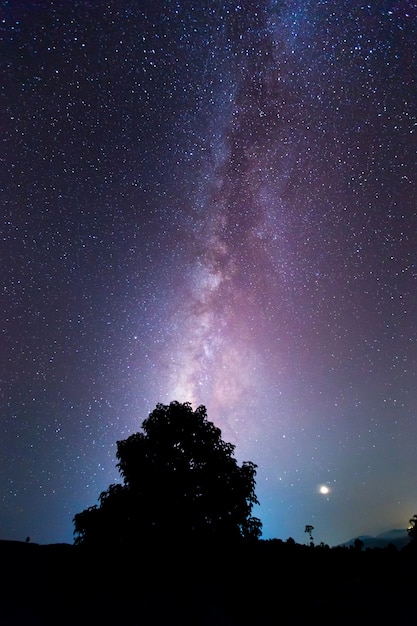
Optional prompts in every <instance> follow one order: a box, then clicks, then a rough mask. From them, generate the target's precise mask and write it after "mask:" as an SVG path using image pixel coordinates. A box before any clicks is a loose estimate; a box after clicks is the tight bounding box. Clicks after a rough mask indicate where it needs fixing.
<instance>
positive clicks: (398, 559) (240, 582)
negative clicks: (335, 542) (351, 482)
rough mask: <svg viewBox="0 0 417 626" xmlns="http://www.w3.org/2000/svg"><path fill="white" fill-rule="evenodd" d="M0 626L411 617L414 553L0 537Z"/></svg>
mask: <svg viewBox="0 0 417 626" xmlns="http://www.w3.org/2000/svg"><path fill="white" fill-rule="evenodd" d="M0 558H1V563H2V573H3V583H2V594H1V602H0V623H1V624H2V626H11V625H12V624H14V625H20V624H35V625H37V624H43V625H48V626H49V625H52V624H54V625H55V624H57V623H59V624H60V625H63V626H67V625H68V626H69V625H71V626H73V624H77V625H82V626H83V625H87V624H88V625H90V624H109V625H110V624H112V625H126V626H130V625H132V626H133V625H143V626H168V625H172V626H174V625H175V626H177V625H178V626H179V625H181V626H188V625H189V626H208V625H213V626H215V625H224V626H262V625H264V624H265V625H266V624H285V625H297V626H298V625H300V626H301V625H305V624H314V625H330V624H331V625H332V626H334V625H335V624H337V625H340V626H345V625H346V626H348V625H349V626H350V625H351V624H355V626H362V625H363V626H365V625H366V626H369V624H371V625H372V624H380V623H381V624H382V623H387V624H395V625H396V626H402V625H404V626H405V625H406V624H407V626H409V625H410V624H413V623H415V595H414V591H415V580H414V578H415V565H416V558H417V552H416V550H415V549H414V548H413V547H412V544H410V547H409V548H408V549H403V550H402V551H397V550H396V549H395V547H393V546H390V547H387V548H385V549H380V548H374V549H367V550H358V549H355V548H354V547H352V548H347V547H338V548H329V547H327V546H316V547H311V546H307V545H300V544H297V543H295V542H294V541H293V540H291V539H288V540H286V541H282V540H279V539H273V540H267V541H265V540H258V541H256V542H252V543H248V542H243V543H242V544H241V545H237V544H232V545H231V546H226V545H218V546H217V547H216V546H214V545H210V546H205V545H203V544H201V545H199V546H195V545H194V546H191V545H190V544H189V543H188V542H186V543H185V545H181V544H176V545H171V546H168V545H166V544H164V545H160V546H159V545H152V546H151V547H149V546H146V544H144V545H143V546H142V548H139V547H138V546H136V547H135V548H133V549H129V548H128V547H127V546H126V547H125V548H124V549H121V550H120V549H115V548H114V546H107V545H106V544H104V545H103V546H101V547H100V548H98V547H97V546H95V547H87V546H76V545H75V546H74V545H51V546H39V545H36V544H30V543H25V542H22V543H18V542H0Z"/></svg>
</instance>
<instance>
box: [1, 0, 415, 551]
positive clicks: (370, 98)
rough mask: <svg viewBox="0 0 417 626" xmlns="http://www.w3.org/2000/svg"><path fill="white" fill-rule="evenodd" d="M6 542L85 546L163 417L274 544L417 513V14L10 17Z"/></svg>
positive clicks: (129, 8)
mask: <svg viewBox="0 0 417 626" xmlns="http://www.w3.org/2000/svg"><path fill="white" fill-rule="evenodd" d="M0 18H1V20H2V30H3V32H2V35H3V36H2V55H1V58H2V70H3V71H2V92H3V95H4V100H3V102H4V105H5V106H4V115H3V125H2V126H3V127H2V135H3V140H4V141H3V146H4V150H3V153H2V164H3V168H2V171H3V176H2V188H3V194H2V196H3V202H2V204H3V220H2V231H3V233H2V241H3V243H2V249H1V250H2V268H3V269H2V282H3V288H2V296H3V302H2V334H1V337H2V339H1V344H0V348H1V381H2V385H1V394H2V395H1V399H2V421H3V435H2V439H1V444H0V475H1V478H2V480H1V484H2V488H1V490H0V497H1V502H2V507H1V511H0V536H1V537H2V538H15V539H24V538H25V537H26V536H27V535H30V536H31V537H32V538H33V540H34V541H40V542H52V541H71V537H72V517H73V515H74V514H75V513H77V512H79V511H80V510H82V509H83V508H85V507H87V506H90V505H92V504H94V503H95V502H96V500H97V497H98V495H99V493H100V491H102V490H103V489H106V488H107V486H108V485H109V483H111V482H114V481H116V480H118V476H117V471H116V468H115V462H116V461H115V442H116V440H118V439H121V438H124V437H126V436H128V435H129V434H131V433H132V432H135V431H137V430H138V429H139V428H140V424H141V421H142V420H143V419H144V418H145V417H146V416H147V415H148V413H149V412H150V411H151V410H152V409H153V408H154V406H155V405H156V403H157V402H169V401H171V400H179V401H189V402H192V404H193V406H197V405H199V404H204V405H206V406H207V409H208V415H209V419H211V420H212V421H214V422H215V423H216V424H218V425H219V426H220V427H221V429H222V432H223V436H224V438H225V439H226V440H228V441H231V442H232V443H234V444H235V445H236V456H237V458H238V459H239V460H240V461H241V460H252V461H254V462H255V463H257V465H258V475H257V493H258V497H259V499H260V501H261V505H260V507H259V509H258V510H257V511H256V513H255V514H256V515H258V516H259V517H260V518H261V519H262V521H263V524H264V536H265V537H282V538H286V537H288V536H290V535H291V536H293V537H294V538H295V539H296V540H298V541H305V536H304V532H303V531H304V527H305V525H306V524H312V525H313V526H314V528H315V531H314V536H315V538H316V539H317V540H318V541H325V542H328V543H330V544H333V543H336V542H339V541H343V540H347V539H349V538H350V537H351V536H354V535H357V534H364V533H368V534H372V533H375V534H376V533H378V532H382V531H384V530H387V529H389V528H394V527H400V528H404V527H406V525H407V522H408V519H409V517H411V516H412V515H413V514H414V513H415V512H416V506H417V501H416V496H417V492H416V488H415V485H414V482H413V469H414V461H415V454H414V451H415V447H416V443H417V427H416V419H415V418H416V408H417V396H416V391H415V389H416V373H417V356H416V355H417V344H416V339H417V322H416V319H417V318H416V305H417V298H416V278H417V268H416V261H415V258H416V243H417V242H416V232H417V231H416V228H417V211H416V208H415V206H416V198H417V190H416V161H417V159H416V152H417V141H416V137H417V86H416V80H415V79H416V70H417V67H416V60H417V59H416V56H417V52H416V44H415V41H416V35H417V11H416V8H415V5H414V3H411V2H397V3H387V2H385V1H384V2H383V1H380V2H374V3H372V4H369V5H368V4H362V3H357V2H348V1H345V2H335V1H334V2H332V1H328V2H326V1H323V2H317V3H313V2H308V1H304V2H302V1H298V2H273V1H271V2H266V1H265V2H264V1H261V0H260V1H259V2H245V3H241V4H239V3H238V2H222V3H220V2H207V3H197V2H195V3H194V2H192V1H191V0H190V1H189V2H181V1H179V2H171V1H168V0H167V1H165V2H159V1H155V0H154V1H153V2H141V3H135V2H129V1H127V0H126V1H125V0H118V1H116V0H113V1H110V2H107V3H105V5H104V4H103V5H102V6H100V7H98V5H97V3H94V2H90V1H84V2H78V1H74V2H72V3H65V2H63V1H57V2H54V3H53V4H51V3H50V2H43V1H40V0H36V1H32V2H25V1H19V2H13V3H5V2H3V3H2V7H1V8H0Z"/></svg>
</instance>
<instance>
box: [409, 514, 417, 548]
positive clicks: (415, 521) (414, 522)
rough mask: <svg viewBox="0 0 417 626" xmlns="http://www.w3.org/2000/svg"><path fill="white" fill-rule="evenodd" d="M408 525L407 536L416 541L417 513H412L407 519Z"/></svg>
mask: <svg viewBox="0 0 417 626" xmlns="http://www.w3.org/2000/svg"><path fill="white" fill-rule="evenodd" d="M409 522H410V526H409V528H408V536H409V537H410V539H411V540H412V541H416V539H417V514H414V515H413V517H412V518H411V519H410V520H409Z"/></svg>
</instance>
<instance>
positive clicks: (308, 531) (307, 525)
mask: <svg viewBox="0 0 417 626" xmlns="http://www.w3.org/2000/svg"><path fill="white" fill-rule="evenodd" d="M313 530H314V526H311V524H306V527H305V528H304V532H305V533H308V536H309V537H310V546H311V547H313V546H314V539H313V535H312V533H313Z"/></svg>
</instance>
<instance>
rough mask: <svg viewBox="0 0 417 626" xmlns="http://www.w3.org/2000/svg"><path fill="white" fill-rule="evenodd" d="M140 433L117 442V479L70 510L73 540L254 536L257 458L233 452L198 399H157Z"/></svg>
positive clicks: (256, 529) (99, 541) (256, 532)
mask: <svg viewBox="0 0 417 626" xmlns="http://www.w3.org/2000/svg"><path fill="white" fill-rule="evenodd" d="M142 429H143V432H139V433H136V434H134V435H131V436H130V437H128V438H127V439H125V440H123V441H118V442H117V455H116V456H117V459H118V464H117V467H118V469H119V471H120V473H121V475H122V478H123V481H124V483H123V484H115V485H110V487H109V488H108V490H107V491H104V492H103V493H101V495H100V497H99V502H100V504H99V505H98V506H97V505H96V506H92V507H90V508H88V509H86V510H85V511H82V512H81V513H78V514H77V515H75V517H74V525H75V530H74V535H75V543H76V544H87V545H99V544H103V543H107V544H109V543H110V544H117V545H118V546H122V545H126V546H130V545H133V544H137V543H143V542H144V541H149V540H153V539H154V540H155V541H158V542H161V541H168V542H175V541H178V540H179V539H181V540H183V541H186V540H196V541H201V540H203V541H207V540H213V541H223V540H227V541H230V540H239V539H241V538H245V539H248V538H252V539H257V538H258V537H259V536H260V533H261V527H262V525H261V522H260V520H259V519H258V518H256V517H252V516H251V512H252V507H253V505H254V504H257V503H258V500H257V498H256V495H255V474H256V465H255V464H254V463H252V462H244V463H242V466H239V465H238V464H237V462H236V460H235V459H234V457H233V456H232V455H233V451H234V448H235V447H234V446H233V445H232V444H230V443H226V442H224V441H223V440H222V438H221V431H220V429H219V428H217V427H216V426H215V425H214V424H213V423H212V422H209V421H208V420H207V412H206V408H205V407H204V406H199V407H198V408H197V409H196V410H195V411H193V410H192V408H191V405H190V404H189V403H184V404H180V403H179V402H171V404H169V405H163V404H158V405H157V406H156V408H155V409H154V411H153V412H152V413H151V414H150V415H149V417H148V418H147V419H146V420H145V421H144V422H143V425H142Z"/></svg>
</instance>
